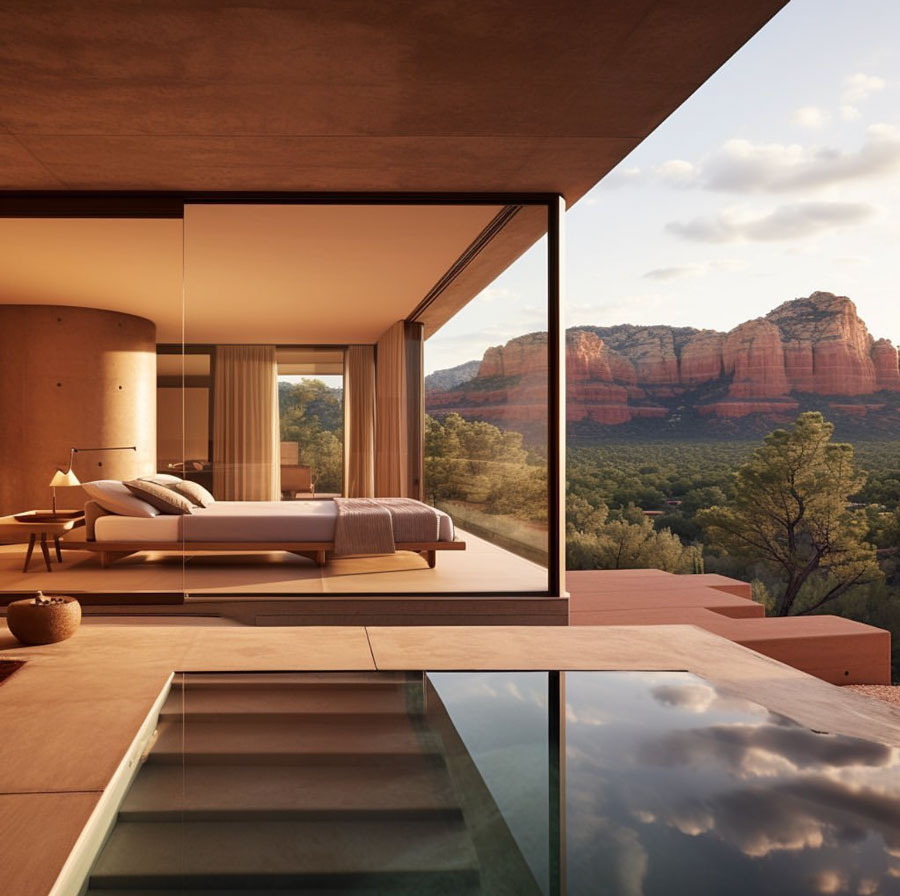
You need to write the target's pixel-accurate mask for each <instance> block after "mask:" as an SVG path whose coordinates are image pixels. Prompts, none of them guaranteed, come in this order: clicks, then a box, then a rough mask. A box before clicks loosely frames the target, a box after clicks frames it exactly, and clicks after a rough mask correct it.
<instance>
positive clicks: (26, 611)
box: [6, 597, 81, 645]
mask: <svg viewBox="0 0 900 896" xmlns="http://www.w3.org/2000/svg"><path fill="white" fill-rule="evenodd" d="M80 622H81V604H79V603H78V601H77V600H75V598H74V597H64V598H61V599H60V598H57V599H55V600H54V602H53V603H41V604H36V603H35V602H34V601H33V600H31V599H27V600H16V601H13V602H12V603H11V604H10V605H9V606H8V607H7V608H6V624H7V625H8V626H9V630H10V631H11V632H12V634H13V635H14V636H15V637H16V638H17V639H18V640H19V641H21V642H22V643H23V644H30V645H34V644H55V643H56V642H57V641H65V640H66V638H71V637H72V635H74V634H75V632H76V631H78V625H79V623H80Z"/></svg>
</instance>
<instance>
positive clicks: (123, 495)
mask: <svg viewBox="0 0 900 896" xmlns="http://www.w3.org/2000/svg"><path fill="white" fill-rule="evenodd" d="M81 487H82V488H83V489H84V490H85V492H86V493H87V496H88V497H89V498H91V499H93V500H94V501H96V502H97V503H98V504H99V505H100V506H101V507H102V508H103V509H104V510H107V511H109V512H110V513H117V514H119V516H159V511H158V510H157V509H156V508H155V507H154V506H153V505H152V504H149V503H147V501H144V500H142V499H141V498H140V497H136V496H135V495H134V494H132V492H131V490H130V489H128V488H126V486H125V483H124V482H119V480H118V479H98V480H96V481H95V482H82V483H81Z"/></svg>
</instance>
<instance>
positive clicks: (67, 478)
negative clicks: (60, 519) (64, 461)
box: [50, 469, 81, 516]
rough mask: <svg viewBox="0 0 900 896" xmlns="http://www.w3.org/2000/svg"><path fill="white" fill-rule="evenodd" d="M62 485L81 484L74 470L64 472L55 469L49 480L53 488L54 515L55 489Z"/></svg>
mask: <svg viewBox="0 0 900 896" xmlns="http://www.w3.org/2000/svg"><path fill="white" fill-rule="evenodd" d="M63 485H81V483H80V482H79V481H78V477H77V476H76V475H75V473H74V471H73V470H71V469H69V470H67V471H66V472H65V473H64V472H63V471H62V470H57V471H56V472H55V473H54V474H53V478H52V479H51V480H50V488H51V489H52V490H53V515H54V516H56V489H57V488H59V487H60V486H63Z"/></svg>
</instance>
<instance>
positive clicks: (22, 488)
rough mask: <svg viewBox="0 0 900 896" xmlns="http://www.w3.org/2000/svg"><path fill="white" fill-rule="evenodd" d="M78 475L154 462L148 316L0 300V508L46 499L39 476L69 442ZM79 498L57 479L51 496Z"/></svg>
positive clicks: (113, 475)
mask: <svg viewBox="0 0 900 896" xmlns="http://www.w3.org/2000/svg"><path fill="white" fill-rule="evenodd" d="M112 445H135V446H136V447H137V451H136V452H134V451H109V452H99V453H91V454H83V455H76V456H75V463H74V470H75V473H76V475H77V476H78V478H79V479H80V480H81V481H82V482H88V481H90V480H92V479H129V478H134V477H135V476H142V475H147V474H148V473H152V472H153V471H154V470H155V468H156V325H155V324H154V323H153V322H152V321H149V320H146V319H145V318H143V317H135V316H134V315H131V314H121V313H119V312H116V311H100V310H96V309H93V308H74V307H69V306H65V305H0V514H8V513H13V512H19V511H23V510H30V509H38V508H47V507H49V506H50V488H49V485H48V483H49V482H50V478H51V477H52V476H53V473H54V471H55V470H56V469H57V468H62V469H65V467H66V464H67V463H68V459H69V449H70V448H72V447H73V446H74V447H76V448H93V447H102V446H112ZM83 503H84V493H83V492H82V491H81V490H80V489H68V488H64V489H59V490H58V491H57V505H58V506H59V507H60V508H69V507H72V508H76V507H80V506H81V505H82V504H83Z"/></svg>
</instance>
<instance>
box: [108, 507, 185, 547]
mask: <svg viewBox="0 0 900 896" xmlns="http://www.w3.org/2000/svg"><path fill="white" fill-rule="evenodd" d="M94 540H95V541H142V542H143V541H146V542H166V541H168V542H174V541H181V517H180V516H163V515H162V514H161V515H160V516H101V517H100V518H99V519H98V520H97V521H96V522H95V523H94Z"/></svg>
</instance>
